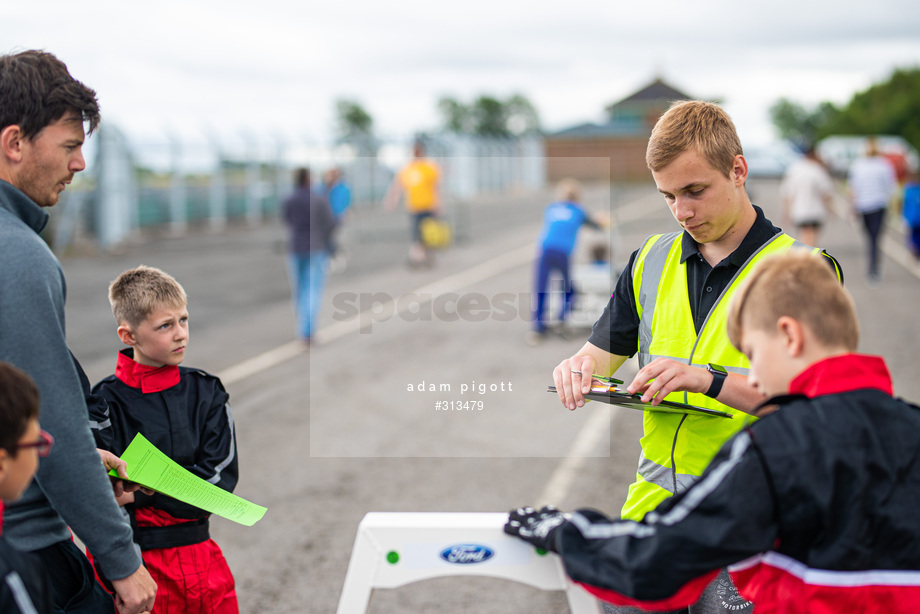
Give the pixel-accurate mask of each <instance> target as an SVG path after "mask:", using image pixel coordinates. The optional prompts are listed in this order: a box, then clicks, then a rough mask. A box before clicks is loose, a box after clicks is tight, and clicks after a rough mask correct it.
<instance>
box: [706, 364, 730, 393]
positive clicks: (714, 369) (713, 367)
mask: <svg viewBox="0 0 920 614" xmlns="http://www.w3.org/2000/svg"><path fill="white" fill-rule="evenodd" d="M706 370H707V371H709V372H710V373H712V384H710V386H709V390H707V391H706V392H704V393H703V394H705V395H706V396H707V397H709V398H710V399H715V398H717V397H718V396H719V393H720V392H722V384H724V383H725V378H727V377H728V371H727V370H726V369H725V367H723V366H722V365H717V364H715V363H712V362H711V363H709V364H708V365H706Z"/></svg>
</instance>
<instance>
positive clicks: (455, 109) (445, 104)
mask: <svg viewBox="0 0 920 614" xmlns="http://www.w3.org/2000/svg"><path fill="white" fill-rule="evenodd" d="M438 111H439V112H440V113H441V119H442V123H443V124H444V128H446V129H447V130H449V131H450V132H459V133H461V134H465V133H469V132H472V126H471V121H470V120H471V118H470V110H469V108H468V107H467V106H466V105H465V104H463V103H462V102H460V101H459V100H457V99H456V98H451V97H450V96H443V97H442V98H441V99H440V100H438Z"/></svg>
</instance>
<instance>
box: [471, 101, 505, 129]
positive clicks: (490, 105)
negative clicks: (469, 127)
mask: <svg viewBox="0 0 920 614" xmlns="http://www.w3.org/2000/svg"><path fill="white" fill-rule="evenodd" d="M471 115H472V117H473V131H474V133H475V134H477V135H479V136H491V137H505V136H510V135H511V131H510V130H508V112H507V109H506V108H505V104H504V103H503V102H502V101H500V100H498V99H497V98H493V97H491V96H480V97H479V98H477V99H476V100H475V101H474V102H473V107H472V109H471Z"/></svg>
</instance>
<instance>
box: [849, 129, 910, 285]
mask: <svg viewBox="0 0 920 614" xmlns="http://www.w3.org/2000/svg"><path fill="white" fill-rule="evenodd" d="M897 189H898V180H897V177H896V176H895V172H894V168H893V167H892V166H891V163H890V162H888V160H887V159H886V158H885V157H884V156H882V155H881V153H880V152H879V149H878V144H877V143H876V141H875V139H871V138H870V139H869V140H868V141H867V143H866V155H865V156H863V157H860V158H857V159H856V160H854V161H853V164H852V166H850V175H849V192H850V200H851V202H852V203H853V208H854V209H855V211H856V212H857V213H858V214H860V215H861V216H862V219H863V224H864V226H865V228H866V235H867V236H868V238H869V246H868V247H869V271H868V273H869V281H870V282H876V281H878V279H879V277H880V275H879V257H878V239H879V235H880V234H881V231H882V227H883V224H884V222H885V209H886V208H887V207H888V202H889V201H890V200H891V198H892V197H893V196H894V194H895V192H896V191H897Z"/></svg>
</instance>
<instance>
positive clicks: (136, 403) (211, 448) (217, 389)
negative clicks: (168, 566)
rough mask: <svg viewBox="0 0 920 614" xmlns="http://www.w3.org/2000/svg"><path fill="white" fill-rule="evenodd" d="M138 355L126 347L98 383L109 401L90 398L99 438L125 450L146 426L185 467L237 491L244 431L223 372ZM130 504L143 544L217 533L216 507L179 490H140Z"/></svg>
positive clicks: (181, 541) (166, 543)
mask: <svg viewBox="0 0 920 614" xmlns="http://www.w3.org/2000/svg"><path fill="white" fill-rule="evenodd" d="M131 355H132V351H131V349H130V348H129V349H126V350H122V351H121V352H120V353H119V354H118V363H117V365H116V370H115V374H114V375H110V376H109V377H107V378H105V379H103V380H102V381H100V382H99V383H98V384H96V385H95V386H94V387H93V390H92V392H93V394H94V395H96V396H97V397H98V398H100V399H102V400H103V401H104V402H97V403H88V406H89V412H90V426H91V427H92V432H93V436H94V437H95V438H96V445H97V446H98V447H100V448H104V449H106V450H110V451H111V452H113V453H115V454H116V455H121V454H122V453H123V452H124V450H125V448H127V447H128V444H129V443H131V440H132V439H133V438H134V436H135V435H136V434H137V433H141V434H143V435H144V437H146V438H147V439H148V440H149V441H150V442H151V443H152V444H153V445H155V446H156V447H157V448H159V449H160V450H161V451H162V452H163V453H164V454H166V456H168V457H169V458H171V459H172V460H174V461H176V462H177V463H178V464H179V465H181V466H182V467H183V468H185V469H187V470H189V471H190V472H192V473H193V474H195V475H197V476H198V477H200V478H202V479H204V480H206V481H208V482H210V483H211V484H215V485H216V486H219V487H220V488H223V489H224V490H226V491H230V492H232V491H233V489H234V488H235V487H236V483H237V480H238V478H239V468H238V463H237V455H236V437H235V433H234V427H233V416H232V413H231V411H230V405H229V402H228V401H229V398H230V397H229V395H228V394H227V392H226V391H225V390H224V387H223V385H222V384H221V382H220V380H219V379H218V378H217V377H215V376H213V375H210V374H208V373H206V372H204V371H201V370H199V369H191V368H188V367H175V366H169V365H167V366H163V367H160V368H152V367H146V366H144V365H140V364H138V363H136V362H134V360H133V359H132V358H131ZM129 475H130V469H129ZM126 509H127V510H128V512H129V514H130V515H131V516H132V524H133V525H134V526H135V541H136V542H137V543H138V544H139V545H140V546H141V549H142V550H148V549H151V548H168V547H176V546H182V545H188V544H192V543H200V542H202V541H206V540H207V539H208V538H209V534H208V516H209V514H208V512H205V511H204V510H202V509H200V508H197V507H195V506H192V505H188V504H186V503H182V502H181V501H178V500H176V499H173V498H172V497H168V496H166V495H162V494H159V493H157V494H154V495H152V496H149V495H145V494H143V493H141V492H139V491H138V492H136V493H135V502H134V504H131V505H128V506H126Z"/></svg>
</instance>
